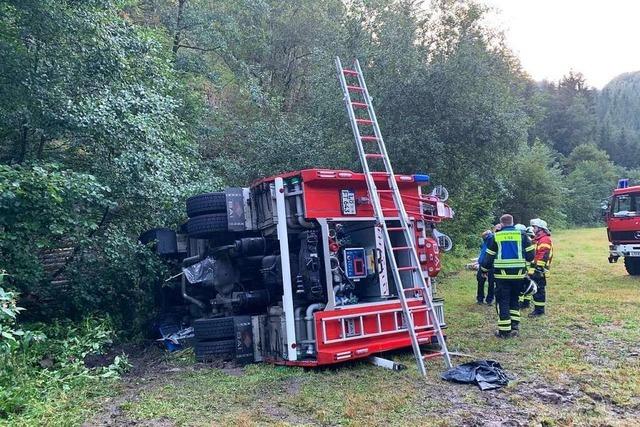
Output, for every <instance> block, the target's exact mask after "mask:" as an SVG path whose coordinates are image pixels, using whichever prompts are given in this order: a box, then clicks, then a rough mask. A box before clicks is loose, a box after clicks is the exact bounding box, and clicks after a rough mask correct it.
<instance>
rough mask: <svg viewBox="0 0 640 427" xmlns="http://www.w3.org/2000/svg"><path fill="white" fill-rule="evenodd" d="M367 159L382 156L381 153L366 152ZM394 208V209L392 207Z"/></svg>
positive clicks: (380, 157)
mask: <svg viewBox="0 0 640 427" xmlns="http://www.w3.org/2000/svg"><path fill="white" fill-rule="evenodd" d="M364 156H365V157H366V158H367V159H382V158H383V157H384V155H383V154H380V153H367V154H365V155H364ZM394 210H395V209H394Z"/></svg>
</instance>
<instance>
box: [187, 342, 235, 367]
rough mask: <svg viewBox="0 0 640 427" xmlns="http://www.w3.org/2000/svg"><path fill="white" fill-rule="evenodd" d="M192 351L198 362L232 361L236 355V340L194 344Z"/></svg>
mask: <svg viewBox="0 0 640 427" xmlns="http://www.w3.org/2000/svg"><path fill="white" fill-rule="evenodd" d="M194 351H195V354H196V360H197V361H198V362H208V361H212V360H216V359H223V360H232V359H233V358H234V357H235V354H236V340H235V339H233V340H222V341H200V342H196V345H195V349H194Z"/></svg>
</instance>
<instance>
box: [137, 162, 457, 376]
mask: <svg viewBox="0 0 640 427" xmlns="http://www.w3.org/2000/svg"><path fill="white" fill-rule="evenodd" d="M374 179H375V182H376V186H377V187H378V188H379V189H380V190H384V189H387V190H388V188H389V185H388V177H387V175H386V174H383V173H379V174H376V173H374ZM395 180H396V182H397V184H398V187H399V190H400V193H401V196H402V200H403V203H404V206H405V209H406V211H407V213H408V215H409V219H410V224H411V227H410V229H411V230H412V235H413V242H412V243H413V244H414V245H415V248H416V250H417V253H418V257H419V260H420V263H421V266H420V269H419V270H416V269H414V270H413V271H409V270H407V271H402V272H401V274H402V275H403V276H402V281H403V282H404V289H405V295H407V296H408V305H409V306H410V307H411V315H412V320H413V322H412V323H413V325H414V330H415V331H416V334H417V337H418V340H419V343H421V344H431V343H437V338H436V332H435V329H434V325H433V323H432V320H431V319H432V316H430V315H429V313H428V310H429V309H428V308H427V307H426V306H425V305H424V300H423V298H421V294H419V292H418V291H413V289H414V287H415V286H417V285H414V287H411V286H412V285H411V283H417V282H418V280H419V279H420V277H419V276H417V275H418V274H419V275H423V277H425V278H426V280H427V283H428V288H427V289H428V291H429V292H430V293H431V295H432V297H433V299H434V301H433V305H434V311H435V314H436V317H437V319H438V323H439V324H440V326H441V327H444V326H445V320H444V306H443V300H442V299H439V298H437V297H436V295H435V282H434V281H433V278H435V277H436V276H437V275H438V273H439V271H440V249H445V250H448V249H450V247H451V239H449V238H448V236H446V235H444V234H443V233H441V232H439V231H438V230H437V228H436V226H437V224H439V223H440V222H441V221H443V220H446V219H450V218H453V215H454V212H453V210H452V209H451V208H450V207H449V206H448V205H447V204H446V203H445V201H446V198H447V197H448V196H445V194H446V190H443V189H442V188H440V190H441V191H437V190H436V191H432V192H430V193H428V194H426V193H423V187H425V186H426V185H429V177H428V176H427V175H421V174H415V175H401V174H396V175H395ZM381 204H382V207H383V209H384V210H385V217H386V218H387V224H390V226H393V224H394V220H393V218H394V217H397V216H398V212H397V211H396V210H395V205H394V203H393V201H392V199H391V194H388V198H385V197H382V199H381ZM187 214H188V216H189V219H188V221H187V223H186V224H185V225H184V226H183V227H182V229H181V230H180V231H179V232H178V233H176V234H175V238H173V240H174V241H175V242H176V243H175V247H176V249H175V255H173V251H174V249H173V247H172V246H171V244H170V245H169V247H170V248H171V249H169V250H168V251H167V254H168V257H169V258H172V259H173V262H174V264H175V265H176V266H177V267H179V268H180V269H181V270H182V272H183V274H182V275H181V276H180V275H179V274H176V275H175V276H176V277H177V279H176V280H175V283H174V284H173V286H172V287H171V286H170V287H169V288H172V289H174V290H176V292H177V293H176V295H177V296H178V299H179V302H178V304H179V305H180V307H182V308H183V309H184V311H183V313H184V316H183V317H182V320H181V322H182V325H183V326H184V325H189V324H191V325H192V326H193V328H194V333H195V337H194V338H195V343H194V349H195V354H196V358H197V359H199V360H208V359H213V358H217V357H219V356H220V355H224V354H231V355H233V357H234V358H235V359H236V360H237V361H240V362H257V361H268V362H271V363H277V364H286V365H301V366H317V365H327V364H334V363H339V362H343V361H348V360H353V359H360V358H365V357H369V356H371V355H374V354H376V353H380V352H384V351H389V350H395V349H400V348H405V347H410V346H411V342H410V336H409V333H408V331H407V324H408V322H406V319H404V314H403V310H402V307H401V304H400V300H399V298H398V290H397V288H396V284H395V283H393V275H392V274H390V272H389V268H390V266H389V262H388V260H387V259H386V257H387V252H386V248H385V246H384V239H383V234H382V233H383V230H382V228H381V224H380V223H379V222H378V221H377V220H376V219H375V217H374V210H373V206H372V204H371V201H370V197H369V192H368V189H367V183H366V181H365V176H364V174H362V173H356V172H352V171H348V170H327V169H308V170H302V171H296V172H291V173H285V174H281V175H277V176H273V177H269V178H264V179H260V180H257V181H255V182H254V183H252V185H251V186H250V187H248V188H228V189H227V190H225V191H224V192H218V193H207V194H202V195H197V196H194V197H192V198H190V199H189V200H188V201H187ZM397 222H398V223H399V221H397ZM163 232H165V233H166V232H167V230H166V229H164V231H163ZM169 234H170V233H169ZM151 235H152V236H151V238H150V237H149V236H147V239H146V240H147V241H150V240H152V238H153V236H155V238H156V240H157V241H158V243H157V244H158V247H161V246H162V245H160V243H162V242H160V240H163V241H165V240H167V239H165V238H162V239H160V238H158V236H159V234H158V232H157V231H156V232H155V234H154V233H151ZM171 238H172V236H171V235H170V236H169V239H168V240H169V241H170V243H171ZM394 245H398V243H397V242H394ZM162 247H163V248H164V247H165V246H162ZM399 249H400V250H401V249H402V248H399ZM394 250H395V249H394ZM403 256H407V257H408V256H409V254H408V253H406V254H403V253H398V255H397V259H400V260H401V259H402V257H403ZM178 277H179V278H178Z"/></svg>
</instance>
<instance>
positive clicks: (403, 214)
mask: <svg viewBox="0 0 640 427" xmlns="http://www.w3.org/2000/svg"><path fill="white" fill-rule="evenodd" d="M354 64H355V70H356V72H357V73H358V83H359V84H360V86H362V88H363V89H364V90H363V92H362V93H363V95H364V97H365V98H366V101H365V102H366V103H367V106H368V112H369V118H370V119H371V120H372V122H373V124H372V127H373V131H374V134H375V136H376V137H377V138H378V140H377V141H378V149H379V151H380V153H381V154H382V155H383V157H382V161H383V163H384V166H385V170H386V172H387V173H388V174H389V176H388V181H389V188H390V189H391V190H392V193H391V194H392V196H393V199H394V203H395V205H396V207H397V208H398V212H399V213H400V215H399V216H400V218H401V219H400V222H401V223H402V225H403V227H405V230H404V234H405V241H406V242H407V244H411V245H413V250H412V251H409V252H410V254H411V258H412V259H413V260H412V261H413V265H415V266H416V267H418V270H419V271H418V274H416V275H417V276H419V280H418V283H419V284H420V285H421V286H422V287H423V288H424V292H423V298H424V299H425V303H427V305H428V307H429V308H430V309H431V310H430V316H431V320H432V322H433V324H434V327H435V330H436V335H437V337H438V343H439V344H440V346H441V351H442V352H443V356H444V358H445V363H446V365H447V367H448V368H451V367H452V365H451V357H450V355H449V351H448V349H447V344H446V342H445V340H444V334H443V333H442V328H440V324H439V322H438V321H437V319H436V318H435V311H434V309H433V301H432V297H431V292H429V291H428V289H427V282H426V280H425V278H424V276H423V275H422V272H421V271H420V259H419V258H418V252H417V251H416V250H415V242H414V235H412V233H410V232H409V216H408V215H407V211H406V209H405V207H404V202H403V200H402V196H401V194H400V189H399V188H398V183H397V181H396V179H395V174H394V172H393V168H392V166H391V160H390V159H389V154H388V152H387V147H386V145H385V143H384V139H383V138H382V132H381V131H380V126H379V124H378V118H377V117H376V112H375V110H374V109H373V102H372V99H371V97H370V95H369V90H368V88H367V84H366V82H365V80H364V74H363V73H362V68H361V67H360V61H358V60H357V59H356V60H355V61H354ZM343 77H344V76H343ZM414 276H415V275H414ZM430 281H431V279H429V282H430Z"/></svg>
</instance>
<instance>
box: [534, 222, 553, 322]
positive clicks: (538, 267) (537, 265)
mask: <svg viewBox="0 0 640 427" xmlns="http://www.w3.org/2000/svg"><path fill="white" fill-rule="evenodd" d="M531 227H533V232H534V233H535V237H534V242H535V245H536V252H535V257H534V259H533V262H532V263H531V266H530V268H529V275H530V276H531V278H532V279H533V280H534V281H535V282H536V284H537V285H538V291H537V292H536V293H535V294H534V295H533V311H532V312H531V313H529V317H537V316H542V315H543V314H544V306H545V303H546V300H547V295H546V294H547V293H546V289H545V288H546V287H547V272H548V271H549V267H550V266H551V261H552V260H553V243H552V242H551V232H550V231H549V227H548V226H547V222H546V221H544V220H542V219H540V218H534V219H532V220H531Z"/></svg>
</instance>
